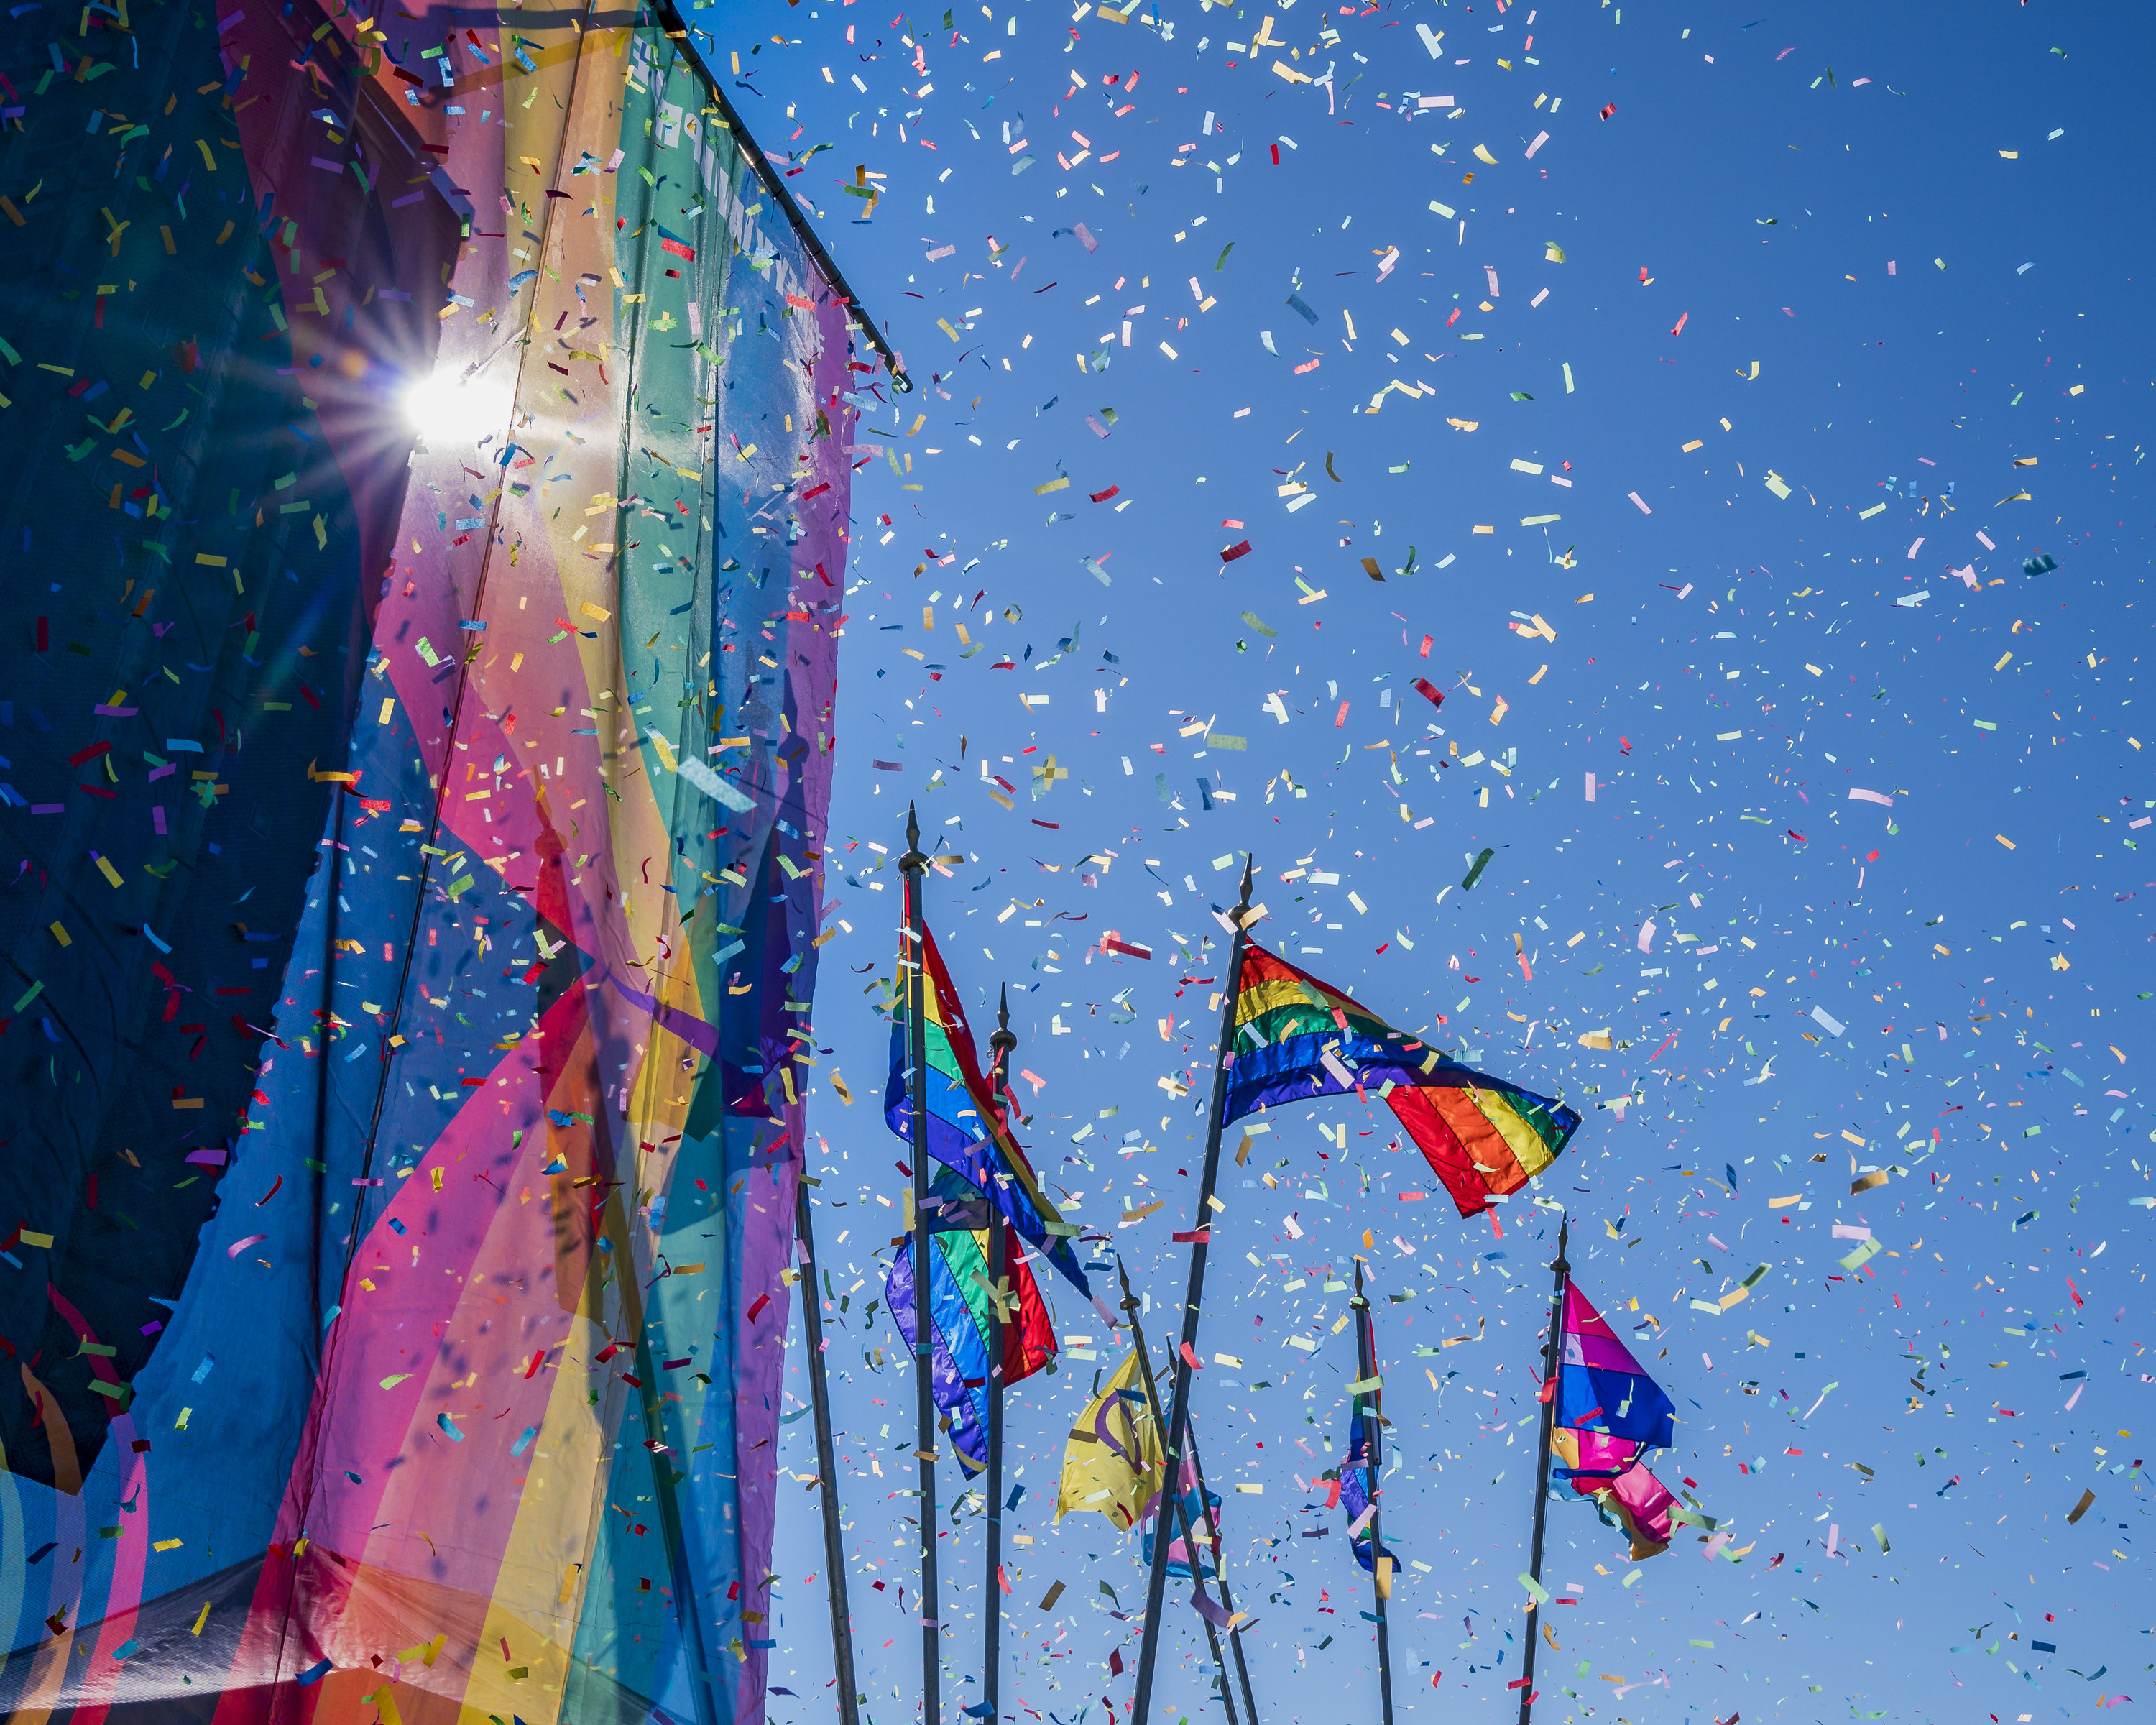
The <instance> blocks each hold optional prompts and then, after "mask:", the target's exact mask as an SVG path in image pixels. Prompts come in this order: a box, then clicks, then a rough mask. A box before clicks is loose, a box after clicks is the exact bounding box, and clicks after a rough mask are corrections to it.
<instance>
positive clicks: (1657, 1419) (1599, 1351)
mask: <svg viewBox="0 0 2156 1725" xmlns="http://www.w3.org/2000/svg"><path fill="white" fill-rule="evenodd" d="M1561 1322H1562V1324H1563V1331H1562V1336H1561V1339H1562V1342H1563V1353H1562V1354H1561V1355H1560V1356H1559V1358H1560V1363H1559V1365H1558V1381H1557V1406H1556V1410H1555V1414H1554V1430H1553V1431H1552V1433H1551V1435H1550V1454H1551V1458H1552V1463H1553V1465H1552V1467H1551V1473H1552V1476H1553V1477H1554V1478H1556V1479H1558V1480H1560V1481H1570V1483H1571V1486H1572V1489H1573V1491H1574V1492H1575V1493H1577V1494H1578V1496H1580V1497H1585V1498H1588V1499H1589V1500H1590V1501H1592V1502H1594V1506H1595V1508H1596V1510H1597V1511H1598V1512H1599V1513H1600V1515H1601V1517H1602V1519H1603V1521H1604V1522H1605V1523H1607V1524H1608V1525H1609V1526H1610V1527H1616V1528H1620V1529H1622V1530H1623V1532H1625V1533H1626V1534H1628V1535H1630V1538H1631V1541H1632V1556H1633V1557H1634V1558H1635V1560H1636V1559H1639V1558H1650V1557H1654V1556H1655V1555H1656V1554H1657V1553H1661V1552H1662V1551H1665V1550H1666V1549H1667V1548H1668V1547H1669V1543H1670V1532H1671V1525H1672V1522H1673V1521H1674V1520H1675V1519H1676V1517H1673V1516H1672V1514H1671V1512H1672V1511H1673V1510H1674V1511H1676V1512H1677V1514H1678V1515H1679V1516H1681V1514H1682V1513H1683V1512H1682V1510H1681V1507H1680V1506H1679V1505H1678V1503H1677V1500H1676V1497H1675V1496H1674V1495H1673V1494H1672V1493H1671V1491H1670V1489H1669V1487H1668V1486H1665V1485H1664V1484H1663V1483H1662V1482H1661V1481H1660V1480H1658V1479H1656V1478H1655V1476H1654V1475H1653V1474H1652V1473H1651V1472H1650V1471H1648V1470H1647V1468H1646V1467H1645V1465H1644V1462H1643V1458H1644V1457H1645V1455H1646V1453H1647V1452H1648V1451H1649V1450H1660V1449H1667V1448H1668V1447H1669V1446H1670V1445H1671V1444H1673V1443H1675V1442H1676V1404H1674V1403H1673V1402H1671V1400H1670V1398H1669V1395H1668V1393H1667V1392H1666V1391H1665V1390H1664V1389H1663V1388H1662V1386H1661V1384H1657V1383H1655V1380H1654V1379H1653V1378H1650V1377H1649V1376H1648V1375H1647V1374H1646V1373H1645V1371H1644V1370H1643V1369H1641V1368H1640V1363H1639V1362H1638V1361H1636V1360H1635V1359H1634V1358H1632V1355H1631V1352H1630V1349H1628V1348H1626V1347H1625V1344H1624V1343H1622V1342H1620V1341H1619V1340H1618V1338H1617V1332H1615V1331H1614V1330H1613V1329H1611V1328H1610V1327H1609V1322H1608V1320H1607V1319H1605V1318H1604V1317H1603V1316H1602V1314H1601V1313H1600V1312H1597V1311H1596V1310H1595V1309H1594V1306H1593V1305H1592V1304H1591V1303H1589V1301H1588V1298H1587V1296H1585V1295H1584V1294H1583V1293H1581V1292H1580V1291H1579V1290H1578V1288H1577V1287H1575V1286H1573V1285H1571V1284H1570V1283H1569V1282H1568V1283H1567V1284H1566V1285H1565V1291H1564V1312H1563V1317H1562V1319H1561Z"/></svg>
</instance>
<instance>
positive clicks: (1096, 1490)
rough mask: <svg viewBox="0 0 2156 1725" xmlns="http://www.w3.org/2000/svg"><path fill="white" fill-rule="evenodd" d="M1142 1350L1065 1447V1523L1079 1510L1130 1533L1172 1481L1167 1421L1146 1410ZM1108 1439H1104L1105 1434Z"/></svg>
mask: <svg viewBox="0 0 2156 1725" xmlns="http://www.w3.org/2000/svg"><path fill="white" fill-rule="evenodd" d="M1138 1366H1139V1361H1138V1356H1137V1350H1136V1349H1132V1352H1131V1353H1128V1354H1127V1355H1126V1356H1125V1357H1124V1359H1123V1363H1122V1365H1121V1366H1120V1367H1119V1368H1117V1369H1116V1375H1115V1376H1114V1377H1112V1378H1110V1379H1109V1380H1108V1381H1107V1384H1106V1386H1105V1387H1104V1388H1103V1389H1101V1393H1100V1394H1098V1395H1097V1396H1096V1397H1094V1398H1093V1399H1092V1400H1091V1401H1090V1402H1088V1403H1087V1404H1086V1411H1085V1412H1084V1413H1083V1414H1080V1415H1079V1418H1078V1423H1077V1424H1076V1425H1075V1426H1073V1427H1072V1428H1071V1431H1070V1439H1069V1440H1068V1441H1067V1442H1066V1443H1065V1445H1064V1448H1063V1481H1062V1486H1061V1489H1060V1491H1058V1493H1057V1495H1056V1499H1055V1518H1056V1520H1058V1521H1059V1522H1060V1521H1061V1520H1062V1519H1063V1517H1065V1516H1066V1515H1068V1514H1070V1512H1071V1511H1073V1510H1079V1509H1091V1510H1097V1511H1099V1512H1101V1514H1102V1515H1104V1516H1106V1517H1107V1518H1108V1519H1109V1520H1110V1521H1111V1522H1114V1523H1115V1524H1116V1527H1118V1528H1119V1529H1121V1530H1122V1532H1129V1531H1130V1529H1131V1526H1132V1523H1133V1522H1136V1521H1137V1518H1138V1515H1139V1512H1141V1511H1142V1510H1143V1509H1144V1508H1145V1507H1146V1505H1147V1504H1148V1503H1150V1502H1152V1499H1153V1496H1154V1494H1155V1493H1157V1492H1158V1491H1159V1490H1160V1488H1161V1486H1162V1483H1163V1481H1165V1480H1166V1479H1167V1477H1168V1473H1167V1464H1166V1461H1165V1460H1164V1458H1163V1455H1162V1451H1161V1434H1160V1425H1161V1422H1160V1421H1159V1420H1158V1419H1157V1418H1155V1417H1153V1416H1152V1414H1150V1413H1144V1416H1143V1417H1142V1418H1134V1417H1133V1410H1138V1411H1139V1412H1143V1410H1144V1409H1145V1401H1146V1397H1145V1389H1144V1378H1143V1377H1142V1374H1141V1373H1140V1372H1139V1369H1138ZM1104 1435H1105V1437H1106V1441H1103V1436H1104Z"/></svg>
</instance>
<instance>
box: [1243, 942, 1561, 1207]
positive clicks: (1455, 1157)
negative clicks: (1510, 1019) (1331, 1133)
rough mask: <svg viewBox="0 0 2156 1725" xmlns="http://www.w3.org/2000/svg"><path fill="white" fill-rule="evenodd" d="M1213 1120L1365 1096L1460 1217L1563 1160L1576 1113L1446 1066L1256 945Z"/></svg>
mask: <svg viewBox="0 0 2156 1725" xmlns="http://www.w3.org/2000/svg"><path fill="white" fill-rule="evenodd" d="M1230 1055H1231V1057H1232V1059H1233V1060H1234V1065H1232V1066H1231V1067H1230V1068H1229V1075H1228V1101H1227V1110H1226V1112H1225V1113H1224V1115H1223V1116H1222V1123H1223V1124H1227V1123H1229V1122H1233V1121H1236V1120H1240V1119H1241V1118H1242V1117H1243V1116H1245V1114H1251V1113H1255V1112H1256V1111H1257V1110H1259V1109H1260V1108H1269V1107H1274V1106H1278V1105H1279V1104H1281V1103H1282V1102H1292V1101H1300V1100H1301V1099H1302V1098H1304V1097H1306V1096H1342V1095H1344V1094H1346V1093H1347V1091H1355V1092H1357V1093H1358V1094H1360V1095H1365V1096H1367V1095H1368V1093H1369V1092H1370V1091H1376V1092H1377V1093H1378V1095H1379V1096H1383V1098H1384V1100H1385V1102H1386V1104H1387V1106H1389V1107H1390V1108H1391V1109H1392V1111H1393V1112H1394V1114H1396V1115H1397V1116H1399V1122H1400V1124H1401V1125H1402V1126H1403V1127H1406V1128H1407V1133H1408V1136H1409V1137H1411V1138H1413V1139H1414V1142H1415V1143H1416V1145H1417V1147H1419V1148H1420V1150H1421V1151H1422V1153H1423V1155H1424V1158H1425V1159H1427V1160H1428V1162H1429V1163H1430V1169H1431V1171H1432V1172H1433V1173H1435V1174H1436V1176H1437V1178H1439V1179H1440V1180H1441V1181H1443V1182H1444V1183H1445V1190H1446V1191H1447V1192H1449V1193H1450V1194H1452V1201H1453V1202H1454V1203H1455V1204H1457V1205H1458V1206H1459V1208H1460V1214H1461V1215H1463V1216H1471V1215H1475V1214H1477V1213H1479V1212H1480V1211H1482V1210H1485V1209H1488V1208H1489V1207H1490V1194H1492V1193H1507V1192H1517V1190H1518V1189H1520V1188H1521V1187H1522V1186H1523V1185H1525V1184H1526V1183H1527V1181H1528V1180H1529V1179H1531V1178H1532V1177H1533V1176H1535V1175H1537V1174H1538V1173H1541V1172H1542V1171H1543V1169H1544V1168H1548V1166H1549V1165H1550V1163H1553V1162H1554V1161H1555V1160H1556V1159H1557V1158H1558V1156H1559V1155H1560V1154H1561V1153H1563V1149H1564V1147H1565V1145H1566V1143H1567V1142H1568V1141H1569V1140H1570V1138H1571V1137H1572V1135H1573V1132H1574V1131H1575V1130H1577V1129H1578V1125H1579V1114H1578V1110H1576V1109H1573V1108H1570V1107H1568V1106H1565V1105H1564V1104H1563V1103H1562V1102H1556V1101H1551V1100H1550V1099H1549V1098H1548V1097H1547V1096H1537V1095H1536V1094H1535V1093H1534V1092H1533V1091H1528V1090H1522V1088H1521V1087H1520V1086H1518V1085H1516V1084H1513V1083H1511V1082H1509V1081H1507V1080H1505V1079H1501V1078H1492V1077H1491V1076H1488V1075H1487V1074H1486V1073H1481V1072H1476V1071H1474V1070H1471V1069H1470V1068H1468V1067H1466V1066H1462V1065H1457V1064H1455V1062H1454V1061H1453V1060H1451V1059H1450V1058H1449V1057H1448V1056H1447V1055H1444V1054H1441V1053H1440V1052H1439V1051H1438V1050H1435V1049H1434V1048H1428V1047H1425V1046H1424V1044H1423V1043H1422V1041H1421V1040H1420V1039H1419V1038H1418V1037H1414V1036H1412V1035H1408V1034H1404V1033H1402V1032H1401V1031H1399V1030H1395V1029H1393V1028H1392V1027H1391V1026H1390V1025H1389V1024H1386V1023H1385V1021H1384V1020H1383V1019H1381V1018H1379V1017H1378V1016H1377V1014H1374V1013H1373V1012H1371V1011H1370V1010H1369V1009H1368V1008H1367V1007H1364V1006H1360V1005H1358V1004H1356V1002H1355V1001H1354V1000H1353V999H1352V998H1350V997H1349V996H1348V995H1346V994H1343V993H1341V992H1340V991H1339V990H1338V989H1337V988H1332V987H1331V986H1329V985H1328V984H1327V983H1322V982H1320V981H1318V979H1317V978H1316V977H1314V976H1312V975H1311V974H1310V973H1309V972H1307V971H1306V970H1299V969H1297V968H1296V967H1295V966H1294V965H1292V964H1291V963H1288V962H1287V960H1286V959H1285V958H1281V957H1276V956H1275V955H1274V954H1272V953H1270V952H1266V951H1265V950H1264V948H1262V947H1258V946H1256V945H1255V944H1253V945H1251V946H1250V947H1248V948H1247V949H1246V950H1245V952H1244V954H1243V976H1242V988H1241V992H1240V994H1239V995H1238V996H1237V998H1236V1001H1235V1041H1234V1044H1233V1046H1232V1048H1231V1050H1230Z"/></svg>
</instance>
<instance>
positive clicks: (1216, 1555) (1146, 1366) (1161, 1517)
mask: <svg viewBox="0 0 2156 1725" xmlns="http://www.w3.org/2000/svg"><path fill="white" fill-rule="evenodd" d="M1116 1276H1117V1277H1118V1278H1119V1279H1120V1280H1121V1281H1122V1285H1123V1299H1122V1307H1123V1311H1124V1312H1125V1313H1126V1314H1127V1316H1128V1317H1129V1319H1130V1325H1131V1341H1132V1345H1134V1346H1135V1347H1136V1348H1137V1351H1138V1370H1139V1372H1140V1373H1142V1375H1143V1376H1144V1378H1145V1392H1146V1405H1147V1407H1148V1408H1149V1409H1152V1417H1153V1418H1154V1419H1156V1420H1158V1419H1159V1418H1160V1391H1159V1389H1158V1388H1157V1387H1156V1386H1155V1384H1154V1383H1153V1375H1152V1354H1151V1353H1147V1350H1146V1339H1145V1328H1144V1327H1143V1326H1142V1325H1141V1324H1140V1323H1139V1322H1138V1312H1139V1309H1140V1307H1142V1305H1143V1303H1144V1302H1143V1301H1141V1300H1139V1298H1138V1297H1137V1296H1136V1295H1135V1294H1133V1293H1132V1291H1131V1278H1130V1273H1129V1271H1126V1270H1125V1269H1124V1268H1123V1266H1122V1260H1121V1258H1120V1257H1119V1258H1118V1259H1117V1260H1116ZM1134 1424H1135V1422H1134ZM1193 1447H1194V1446H1193ZM1163 1450H1165V1445H1163ZM1193 1471H1194V1470H1193ZM1170 1502H1173V1504H1174V1506H1175V1517H1176V1520H1177V1521H1178V1522H1179V1523H1180V1524H1181V1526H1182V1528H1183V1550H1184V1552H1186V1553H1188V1556H1189V1558H1190V1579H1191V1583H1192V1585H1193V1586H1194V1587H1195V1588H1196V1589H1197V1590H1198V1592H1199V1594H1201V1595H1202V1594H1204V1591H1205V1576H1204V1568H1203V1563H1202V1554H1203V1553H1204V1550H1205V1548H1204V1547H1203V1546H1201V1545H1199V1543H1198V1541H1197V1539H1196V1538H1194V1537H1193V1533H1194V1530H1193V1528H1192V1527H1191V1525H1190V1505H1189V1503H1188V1501H1187V1500H1186V1498H1185V1496H1184V1493H1183V1491H1182V1489H1181V1482H1180V1481H1179V1480H1178V1477H1177V1474H1176V1472H1175V1471H1174V1470H1173V1468H1172V1467H1171V1469H1170V1471H1168V1472H1167V1473H1166V1474H1164V1475H1163V1477H1162V1485H1161V1506H1160V1510H1159V1512H1158V1514H1157V1515H1155V1516H1154V1517H1153V1523H1152V1548H1153V1556H1154V1558H1155V1559H1156V1560H1158V1558H1160V1556H1161V1554H1162V1553H1164V1552H1166V1551H1167V1549H1168V1546H1169V1544H1170V1543H1171V1541H1172V1539H1173V1529H1172V1528H1170V1527H1169V1526H1168V1505H1169V1503H1170ZM1198 1502H1199V1507H1200V1509H1201V1511H1202V1510H1203V1508H1204V1503H1205V1484H1204V1480H1203V1478H1202V1477H1201V1478H1200V1479H1199V1483H1198ZM1206 1536H1207V1538H1209V1539H1211V1540H1212V1542H1213V1544H1212V1552H1213V1574H1214V1578H1215V1579H1217V1580H1218V1581H1219V1583H1220V1599H1221V1602H1222V1606H1223V1609H1225V1610H1227V1611H1229V1612H1230V1613H1232V1612H1233V1611H1234V1610H1235V1607H1234V1606H1233V1605H1231V1604H1228V1603H1227V1599H1228V1581H1227V1577H1226V1575H1225V1574H1224V1566H1223V1565H1222V1563H1221V1561H1220V1544H1219V1537H1218V1534H1217V1532H1216V1530H1214V1527H1212V1526H1211V1525H1210V1522H1208V1525H1207V1527H1206ZM1163 1573H1165V1572H1163ZM1199 1617H1200V1619H1202V1620H1203V1621H1204V1625H1205V1639H1206V1640H1207V1641H1208V1642H1209V1644H1210V1645H1211V1646H1212V1649H1213V1663H1214V1666H1215V1667H1216V1668H1217V1669H1218V1670H1219V1673H1220V1705H1221V1706H1222V1707H1225V1708H1226V1709H1227V1712H1228V1725H1235V1700H1234V1698H1233V1697H1231V1696H1230V1695H1229V1692H1228V1661H1227V1657H1226V1656H1225V1655H1224V1654H1223V1653H1222V1652H1221V1651H1220V1632H1219V1630H1218V1629H1217V1628H1216V1627H1215V1626H1214V1622H1213V1620H1212V1619H1211V1618H1209V1617H1207V1616H1205V1614H1204V1612H1202V1611H1201V1612H1199ZM1153 1628H1154V1623H1153V1620H1152V1619H1151V1618H1148V1619H1147V1620H1146V1627H1145V1640H1146V1643H1147V1645H1150V1644H1151V1643H1152V1632H1153ZM1228 1640H1229V1642H1230V1643H1233V1642H1234V1641H1235V1634H1234V1632H1233V1631H1232V1630H1231V1631H1230V1632H1229V1636H1228ZM1241 1657H1242V1655H1241V1651H1240V1648H1239V1649H1238V1651H1237V1653H1236V1658H1237V1661H1238V1662H1240V1660H1241ZM1243 1691H1244V1695H1245V1699H1246V1700H1247V1699H1248V1697H1249V1693H1250V1680H1249V1679H1248V1677H1245V1679H1244V1682H1243ZM1257 1717H1258V1715H1257V1709H1256V1708H1255V1707H1251V1709H1250V1725H1257Z"/></svg>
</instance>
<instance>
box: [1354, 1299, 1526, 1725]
mask: <svg viewBox="0 0 2156 1725" xmlns="http://www.w3.org/2000/svg"><path fill="white" fill-rule="evenodd" d="M1348 1303H1349V1304H1350V1305H1352V1306H1353V1307H1354V1308H1355V1365H1356V1375H1357V1376H1358V1378H1363V1380H1365V1381H1366V1382H1367V1381H1368V1379H1370V1378H1374V1377H1376V1376H1377V1375H1378V1333H1377V1329H1376V1327H1375V1326H1374V1325H1373V1322H1371V1318H1370V1302H1369V1301H1368V1299H1366V1298H1364V1297H1363V1260H1361V1259H1359V1258H1358V1259H1357V1260H1355V1297H1354V1298H1353V1300H1352V1301H1349V1302H1348ZM1382 1396H1383V1391H1382V1390H1377V1389H1369V1390H1363V1391H1361V1392H1359V1393H1358V1394H1357V1395H1356V1398H1355V1418H1356V1419H1357V1420H1358V1421H1360V1422H1361V1424H1362V1426H1363V1433H1362V1435H1363V1442H1364V1444H1365V1445H1366V1448H1365V1450H1364V1453H1365V1454H1366V1455H1368V1457H1369V1494H1370V1590H1371V1592H1372V1594H1373V1595H1374V1596H1375V1598H1376V1600H1377V1605H1378V1696H1379V1697H1380V1699H1381V1701H1382V1702H1383V1707H1384V1712H1383V1725H1393V1644H1392V1635H1391V1627H1390V1625H1389V1623H1388V1621H1387V1617H1386V1604H1387V1601H1388V1599H1389V1597H1390V1595H1391V1593H1392V1585H1391V1583H1392V1577H1391V1575H1390V1574H1389V1570H1388V1569H1387V1568H1380V1567H1379V1566H1380V1565H1389V1563H1390V1562H1391V1559H1389V1558H1387V1557H1386V1555H1385V1541H1384V1533H1383V1525H1384V1515H1383V1512H1382V1511H1381V1510H1379V1509H1378V1479H1379V1477H1380V1476H1381V1475H1382V1474H1383V1470H1384V1463H1385V1439H1384V1430H1385V1421H1384V1410H1383V1404H1382V1400H1381V1398H1382ZM1373 1416H1374V1417H1373ZM1350 1448H1351V1449H1352V1448H1353V1445H1352V1443H1351V1445H1350ZM1539 1525H1540V1523H1539V1520H1537V1526H1538V1527H1539ZM1347 1543H1348V1544H1349V1545H1350V1546H1351V1547H1352V1546H1353V1544H1354V1541H1353V1538H1350V1539H1349V1541H1348V1542H1347ZM1536 1549H1537V1551H1539V1550H1540V1549H1541V1543H1540V1542H1539V1540H1538V1541H1537V1544H1536Z"/></svg>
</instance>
